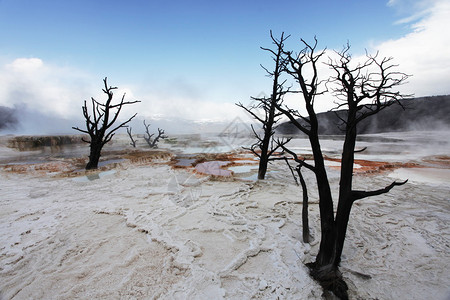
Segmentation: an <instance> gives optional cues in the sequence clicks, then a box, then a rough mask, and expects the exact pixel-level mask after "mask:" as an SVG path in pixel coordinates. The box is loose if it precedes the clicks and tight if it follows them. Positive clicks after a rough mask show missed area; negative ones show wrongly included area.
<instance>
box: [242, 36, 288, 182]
mask: <svg viewBox="0 0 450 300" xmlns="http://www.w3.org/2000/svg"><path fill="white" fill-rule="evenodd" d="M270 37H271V38H272V41H273V44H274V45H276V47H275V48H276V49H275V50H272V49H268V48H263V47H261V49H262V50H264V51H268V52H269V53H271V55H272V59H273V61H274V62H275V66H274V70H273V71H269V70H268V69H267V68H265V67H264V66H261V67H262V68H263V69H264V70H265V71H266V73H267V76H269V77H271V78H272V94H271V95H270V97H252V100H253V102H254V104H252V105H250V106H248V107H246V106H244V105H243V104H242V103H237V104H236V105H237V106H239V107H241V108H243V109H244V110H245V111H247V112H248V113H249V114H250V115H251V116H252V117H253V118H254V119H255V120H257V121H258V122H259V123H261V124H262V131H263V132H262V134H259V133H257V132H256V130H255V128H254V127H253V125H252V130H253V134H254V136H255V138H256V142H255V143H254V144H253V145H251V147H250V148H245V149H248V150H250V151H251V152H252V153H253V154H254V155H255V156H257V157H258V158H259V169H258V179H264V178H265V176H266V172H267V165H268V163H269V161H271V156H272V155H274V154H275V152H276V151H277V150H278V149H279V148H280V147H281V146H280V145H279V144H277V143H275V141H274V138H273V137H274V134H275V129H276V126H277V125H276V124H277V123H278V121H279V120H280V119H279V117H280V116H281V115H282V113H281V112H279V111H277V110H276V105H275V104H278V105H281V104H282V102H283V96H284V95H285V94H286V93H287V92H288V89H285V88H284V84H285V82H286V81H285V80H282V79H281V75H282V74H283V72H284V69H285V67H286V64H287V60H286V58H285V57H284V56H283V47H284V42H285V41H286V39H288V38H289V36H287V37H285V36H284V32H283V33H282V34H281V37H280V39H279V40H277V39H275V38H274V37H273V35H272V31H271V32H270ZM288 142H289V140H285V141H283V142H282V143H283V144H286V143H288Z"/></svg>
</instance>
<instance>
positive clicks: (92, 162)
mask: <svg viewBox="0 0 450 300" xmlns="http://www.w3.org/2000/svg"><path fill="white" fill-rule="evenodd" d="M102 148H103V145H102V143H94V142H91V144H90V153H89V162H88V163H87V165H86V170H91V169H97V167H98V162H99V160H100V156H101V152H102Z"/></svg>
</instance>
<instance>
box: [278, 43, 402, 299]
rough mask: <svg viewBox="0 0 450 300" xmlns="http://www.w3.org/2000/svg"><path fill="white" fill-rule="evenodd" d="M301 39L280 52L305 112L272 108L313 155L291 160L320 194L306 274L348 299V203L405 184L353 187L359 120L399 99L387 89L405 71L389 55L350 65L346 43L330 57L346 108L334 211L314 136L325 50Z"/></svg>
mask: <svg viewBox="0 0 450 300" xmlns="http://www.w3.org/2000/svg"><path fill="white" fill-rule="evenodd" d="M301 41H302V44H303V45H304V48H303V49H302V51H301V52H300V53H299V54H295V55H294V54H293V52H290V51H284V53H285V55H287V57H288V60H289V67H288V68H287V69H286V71H287V72H288V73H289V74H290V75H292V76H293V78H294V79H295V81H296V82H297V83H298V84H299V86H300V93H301V95H302V98H303V101H302V102H303V104H304V105H305V108H306V111H307V116H302V115H300V114H299V113H298V111H297V110H293V109H290V108H288V107H285V106H281V105H277V109H278V110H280V111H281V112H282V113H283V114H284V115H286V116H287V117H288V118H289V120H290V121H291V122H292V124H293V125H294V126H296V127H297V128H298V129H299V130H300V131H301V132H303V133H304V134H306V135H307V137H308V139H309V142H310V145H311V149H312V153H313V157H314V164H309V163H306V162H305V161H302V160H299V159H296V161H297V162H298V163H299V164H300V165H301V166H302V167H305V168H307V169H309V170H311V171H313V172H314V174H315V177H316V182H317V188H318V193H319V211H320V227H321V240H320V246H319V252H318V254H317V257H316V260H315V262H314V263H312V264H310V265H309V267H310V268H311V274H312V276H313V277H314V278H315V279H316V280H318V281H319V282H320V283H321V285H322V286H323V287H324V289H325V290H329V291H332V292H333V293H334V294H336V295H337V296H338V297H340V298H341V299H348V295H347V289H348V287H347V285H346V284H345V282H344V281H343V279H342V276H341V273H340V272H339V269H338V267H339V263H340V261H341V254H342V249H343V245H344V240H345V235H346V231H347V224H348V221H349V217H350V211H351V207H352V205H353V203H354V202H355V201H357V200H360V199H363V198H366V197H369V196H375V195H381V194H384V193H387V192H389V191H390V190H391V189H392V188H393V187H394V186H398V185H403V184H405V183H406V181H405V182H395V181H394V182H393V183H391V184H390V185H388V186H386V187H384V188H381V189H377V190H373V191H359V190H353V189H352V181H353V163H354V155H355V152H356V151H355V145H356V136H357V125H358V123H359V122H360V121H362V120H363V119H365V118H368V117H370V116H372V115H374V114H376V113H378V112H380V111H381V110H383V109H385V108H387V107H389V106H391V105H392V104H394V103H396V102H398V100H399V99H401V98H403V96H402V95H401V94H400V93H399V92H392V89H393V88H395V87H397V86H398V85H400V84H402V83H403V82H404V81H405V80H406V79H407V77H408V76H407V75H405V74H403V73H400V72H394V71H392V68H394V67H395V65H392V64H391V63H390V62H391V59H390V58H387V59H386V58H384V59H381V60H379V59H377V56H369V55H368V56H367V60H366V61H365V62H364V63H362V64H357V65H356V66H354V67H351V64H350V62H351V57H350V55H349V54H348V50H349V47H347V48H346V49H344V51H342V52H339V53H338V56H339V57H340V59H338V60H330V61H329V63H328V65H329V66H330V67H331V68H332V69H333V70H334V71H335V72H336V76H335V77H333V78H331V81H332V82H334V83H336V84H337V87H334V88H333V91H334V93H335V94H336V95H337V96H338V97H339V98H340V99H341V100H342V101H343V103H341V105H340V107H341V106H344V105H345V106H347V108H348V112H347V115H346V118H341V120H342V122H343V123H344V125H345V129H344V132H343V133H344V134H345V142H344V146H343V150H342V160H341V177H340V187H339V199H338V209H337V213H336V216H335V215H334V210H333V198H332V194H331V188H330V184H329V180H328V175H327V172H326V169H325V164H324V156H323V154H322V150H321V146H320V140H319V135H318V120H317V115H316V112H315V109H314V101H315V98H316V96H317V95H319V94H321V93H323V92H324V91H323V92H320V91H319V86H320V85H321V81H319V79H318V78H319V77H318V69H317V64H318V62H319V60H320V59H321V57H322V56H323V55H324V54H325V50H322V51H320V52H318V53H316V49H317V39H314V44H312V45H310V44H308V43H307V42H305V41H304V40H301ZM307 69H308V70H307ZM307 72H309V73H307ZM305 74H310V76H311V77H310V78H306V77H305ZM282 148H283V149H284V150H285V151H287V152H288V153H291V154H294V153H293V152H292V151H289V149H287V148H286V147H285V146H282Z"/></svg>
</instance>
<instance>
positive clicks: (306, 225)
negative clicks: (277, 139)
mask: <svg viewBox="0 0 450 300" xmlns="http://www.w3.org/2000/svg"><path fill="white" fill-rule="evenodd" d="M300 168H301V165H300V166H298V167H297V174H298V177H299V180H300V185H301V186H302V191H303V201H302V227H303V242H304V243H309V242H310V241H311V235H310V233H309V218H308V188H307V186H306V182H305V178H303V174H302V171H301V169H300Z"/></svg>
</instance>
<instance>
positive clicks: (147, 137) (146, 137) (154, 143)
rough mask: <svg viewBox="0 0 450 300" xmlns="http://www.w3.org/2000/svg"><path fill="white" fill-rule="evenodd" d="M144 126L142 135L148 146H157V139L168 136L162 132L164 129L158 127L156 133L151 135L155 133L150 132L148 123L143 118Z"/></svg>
mask: <svg viewBox="0 0 450 300" xmlns="http://www.w3.org/2000/svg"><path fill="white" fill-rule="evenodd" d="M144 127H145V135H144V140H145V141H146V142H147V144H148V145H149V146H150V148H158V142H159V139H166V138H168V136H167V135H165V134H164V130H163V129H160V128H158V135H157V136H156V137H155V138H153V136H154V135H155V134H154V133H150V130H149V128H150V124H148V125H147V124H146V123H145V120H144Z"/></svg>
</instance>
